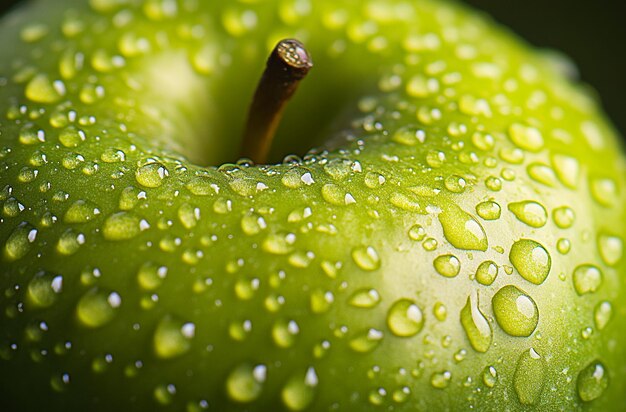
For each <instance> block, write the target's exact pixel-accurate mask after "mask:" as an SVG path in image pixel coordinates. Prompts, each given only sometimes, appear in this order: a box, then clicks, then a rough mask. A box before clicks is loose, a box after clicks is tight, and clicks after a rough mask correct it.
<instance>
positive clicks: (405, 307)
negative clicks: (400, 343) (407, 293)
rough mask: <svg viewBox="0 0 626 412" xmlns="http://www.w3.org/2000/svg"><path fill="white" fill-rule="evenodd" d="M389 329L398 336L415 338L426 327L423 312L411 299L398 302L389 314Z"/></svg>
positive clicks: (390, 309) (392, 306)
mask: <svg viewBox="0 0 626 412" xmlns="http://www.w3.org/2000/svg"><path fill="white" fill-rule="evenodd" d="M387 327H388V328H389V330H390V331H391V333H393V334H394V335H396V336H400V337H410V336H415V335H417V334H418V333H419V332H420V331H421V330H422V328H423V327H424V316H423V314H422V310H421V309H420V308H419V306H417V304H416V303H415V302H414V301H412V300H410V299H400V300H397V301H396V302H394V304H393V305H391V307H390V308H389V311H388V312H387Z"/></svg>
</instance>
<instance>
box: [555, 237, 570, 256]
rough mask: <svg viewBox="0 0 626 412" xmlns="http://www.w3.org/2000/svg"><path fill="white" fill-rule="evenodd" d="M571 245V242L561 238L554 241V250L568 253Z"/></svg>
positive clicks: (563, 253)
mask: <svg viewBox="0 0 626 412" xmlns="http://www.w3.org/2000/svg"><path fill="white" fill-rule="evenodd" d="M571 247H572V244H571V242H570V241H569V240H568V239H565V238H561V239H559V240H558V241H557V242H556V250H558V251H559V253H560V254H562V255H565V254H567V253H569V251H570V249H571Z"/></svg>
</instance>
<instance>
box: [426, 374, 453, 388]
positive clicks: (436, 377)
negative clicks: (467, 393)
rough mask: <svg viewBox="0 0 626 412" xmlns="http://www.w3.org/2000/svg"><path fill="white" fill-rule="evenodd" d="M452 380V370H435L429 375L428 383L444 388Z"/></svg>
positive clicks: (434, 386)
mask: <svg viewBox="0 0 626 412" xmlns="http://www.w3.org/2000/svg"><path fill="white" fill-rule="evenodd" d="M451 381H452V372H450V371H443V372H435V373H433V374H432V375H431V376H430V384H431V385H432V387H433V388H436V389H445V388H447V387H448V386H449V385H450V382H451Z"/></svg>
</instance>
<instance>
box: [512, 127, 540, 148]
mask: <svg viewBox="0 0 626 412" xmlns="http://www.w3.org/2000/svg"><path fill="white" fill-rule="evenodd" d="M509 137H510V138H511V141H512V142H513V143H514V144H515V145H516V146H517V147H519V148H520V149H522V150H528V151H531V152H538V151H539V150H541V149H542V148H543V145H544V141H543V135H542V134H541V132H540V131H539V129H537V128H535V127H532V126H526V125H523V124H520V123H514V124H512V125H511V126H510V127H509Z"/></svg>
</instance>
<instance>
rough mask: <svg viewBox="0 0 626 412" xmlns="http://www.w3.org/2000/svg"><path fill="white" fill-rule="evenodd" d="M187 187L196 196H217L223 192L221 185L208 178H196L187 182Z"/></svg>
mask: <svg viewBox="0 0 626 412" xmlns="http://www.w3.org/2000/svg"><path fill="white" fill-rule="evenodd" d="M185 187H186V188H187V189H188V190H189V191H190V192H191V193H192V194H194V195H196V196H209V195H215V194H218V193H219V192H220V190H221V188H220V187H219V185H218V184H217V183H215V182H214V181H213V180H212V179H210V178H209V177H207V176H195V177H193V178H192V179H190V180H189V182H187V184H186V185H185Z"/></svg>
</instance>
